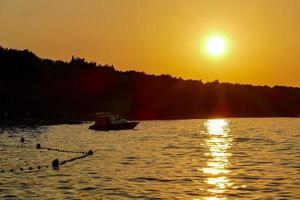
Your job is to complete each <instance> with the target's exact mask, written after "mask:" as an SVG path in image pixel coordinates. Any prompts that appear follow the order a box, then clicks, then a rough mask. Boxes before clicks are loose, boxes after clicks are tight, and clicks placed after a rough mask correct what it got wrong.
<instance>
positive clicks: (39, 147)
mask: <svg viewBox="0 0 300 200" xmlns="http://www.w3.org/2000/svg"><path fill="white" fill-rule="evenodd" d="M21 143H24V138H23V137H22V138H21ZM0 147H3V148H25V149H37V150H47V151H56V152H62V153H73V154H83V155H81V156H77V157H73V158H70V159H68V160H63V161H61V162H60V161H59V160H58V159H54V160H53V161H52V163H51V165H52V168H53V169H55V170H57V169H59V167H60V166H62V165H65V164H66V163H69V162H73V161H75V160H79V159H83V158H86V157H88V156H92V155H93V154H94V152H93V151H92V150H89V151H87V152H85V151H76V150H63V149H57V148H51V147H44V146H42V145H41V144H40V143H38V144H36V145H35V147H34V146H26V145H6V144H0ZM45 168H49V165H44V166H41V165H38V166H36V167H31V166H29V167H26V168H25V167H24V168H23V167H20V168H19V169H13V168H11V169H8V170H5V169H3V168H2V167H0V173H4V172H24V171H33V170H41V169H45Z"/></svg>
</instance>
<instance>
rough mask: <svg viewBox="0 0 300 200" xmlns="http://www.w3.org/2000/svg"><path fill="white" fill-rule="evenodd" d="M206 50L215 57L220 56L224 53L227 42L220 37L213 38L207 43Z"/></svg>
mask: <svg viewBox="0 0 300 200" xmlns="http://www.w3.org/2000/svg"><path fill="white" fill-rule="evenodd" d="M206 48H207V50H208V52H209V53H210V54H211V55H213V56H218V55H221V54H223V53H224V50H225V42H224V40H223V39H222V38H220V37H213V38H211V39H209V40H208V41H207V44H206Z"/></svg>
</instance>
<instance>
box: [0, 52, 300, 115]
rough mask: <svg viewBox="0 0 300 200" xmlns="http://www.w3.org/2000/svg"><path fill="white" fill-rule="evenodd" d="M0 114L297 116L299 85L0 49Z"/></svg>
mask: <svg viewBox="0 0 300 200" xmlns="http://www.w3.org/2000/svg"><path fill="white" fill-rule="evenodd" d="M0 94H1V98H0V115H1V116H2V117H6V118H12V119H23V118H24V117H28V116H30V117H32V118H61V117H70V118H76V119H82V120H84V119H88V118H89V116H90V115H91V114H92V113H96V112H100V111H107V112H112V113H116V114H120V115H122V116H124V117H127V118H130V119H179V118H201V117H271V116H298V115H299V114H300V89H299V88H293V87H284V86H274V87H268V86H252V85H241V84H231V83H220V82H219V81H214V82H208V83H203V82H202V81H201V80H183V79H181V78H175V77H172V76H170V75H148V74H145V73H143V72H136V71H127V72H121V71H117V70H116V69H115V68H114V67H113V66H109V65H99V64H97V63H95V62H87V61H85V60H84V59H82V58H77V57H72V59H71V60H70V61H69V62H64V61H53V60H50V59H42V58H39V57H37V56H36V55H35V54H34V53H32V52H30V51H28V50H14V49H6V48H2V47H0Z"/></svg>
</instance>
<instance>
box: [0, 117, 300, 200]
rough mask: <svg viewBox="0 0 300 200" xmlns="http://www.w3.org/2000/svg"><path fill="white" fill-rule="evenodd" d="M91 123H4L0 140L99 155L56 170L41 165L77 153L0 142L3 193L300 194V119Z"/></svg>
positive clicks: (209, 198) (216, 198)
mask: <svg viewBox="0 0 300 200" xmlns="http://www.w3.org/2000/svg"><path fill="white" fill-rule="evenodd" d="M88 126H89V124H82V125H59V126H44V127H37V128H10V129H4V130H2V131H1V134H0V144H9V145H19V144H20V142H19V140H20V137H21V136H23V137H25V145H26V146H33V147H34V146H35V145H36V144H37V143H40V144H41V145H42V146H48V147H53V148H57V149H66V150H80V151H86V150H89V149H92V150H93V151H94V155H93V156H89V157H86V158H84V159H79V160H75V161H73V162H70V163H67V164H65V165H63V166H61V167H60V169H59V170H52V169H51V168H45V167H44V166H46V165H51V161H52V160H53V159H55V158H58V159H59V160H61V161H62V160H66V159H70V158H72V157H76V156H78V154H76V153H63V152H54V151H47V150H36V149H34V148H32V149H30V148H28V149H24V148H14V147H9V148H7V147H0V151H1V157H0V158H1V160H0V161H1V164H0V168H1V169H4V171H5V172H2V173H0V199H133V198H136V199H191V200H196V199H206V200H221V199H222V200H223V199H300V120H299V119H296V118H295V119H292V118H291V119H289V118H276V119H271V118H270V119H211V120H202V119H195V120H172V121H144V122H142V123H141V124H139V125H138V127H137V128H136V130H129V131H110V132H95V131H91V130H88ZM29 166H32V168H33V170H28V167H29ZM36 166H43V167H42V169H36ZM21 167H22V168H24V170H23V171H20V168H21ZM10 169H14V171H13V172H9V170H10Z"/></svg>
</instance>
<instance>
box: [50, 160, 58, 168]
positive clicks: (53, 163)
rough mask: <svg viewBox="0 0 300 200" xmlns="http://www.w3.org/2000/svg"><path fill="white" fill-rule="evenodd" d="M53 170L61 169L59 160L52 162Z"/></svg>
mask: <svg viewBox="0 0 300 200" xmlns="http://www.w3.org/2000/svg"><path fill="white" fill-rule="evenodd" d="M52 168H53V169H58V168H59V160H58V159H55V160H53V161H52Z"/></svg>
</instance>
